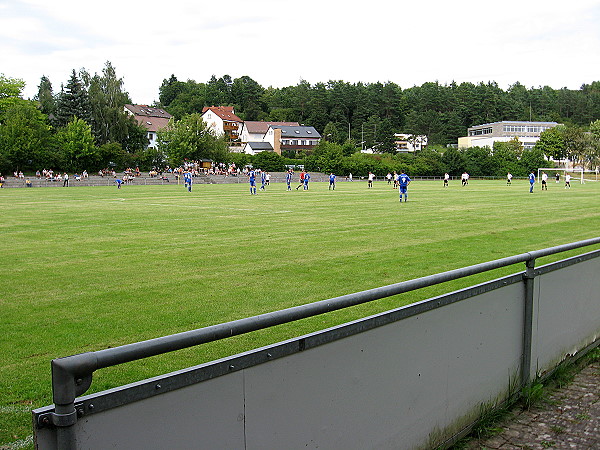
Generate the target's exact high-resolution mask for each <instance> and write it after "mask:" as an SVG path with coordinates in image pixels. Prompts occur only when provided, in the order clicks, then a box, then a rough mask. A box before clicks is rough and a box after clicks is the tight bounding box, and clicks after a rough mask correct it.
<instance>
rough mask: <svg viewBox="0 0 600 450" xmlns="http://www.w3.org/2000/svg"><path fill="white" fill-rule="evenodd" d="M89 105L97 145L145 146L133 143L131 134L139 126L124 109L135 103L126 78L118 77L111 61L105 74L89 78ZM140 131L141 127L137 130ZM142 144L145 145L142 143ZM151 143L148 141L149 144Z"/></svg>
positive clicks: (105, 68) (140, 147)
mask: <svg viewBox="0 0 600 450" xmlns="http://www.w3.org/2000/svg"><path fill="white" fill-rule="evenodd" d="M88 96H89V104H90V107H91V126H92V133H93V135H94V138H95V141H96V144H97V145H103V144H106V143H108V142H117V143H119V144H120V145H121V147H123V148H126V147H127V145H128V144H129V145H135V144H137V145H138V146H137V148H133V149H131V150H132V151H136V150H141V149H142V148H143V147H145V145H143V143H139V142H135V141H134V142H133V143H132V142H131V139H129V137H130V133H131V132H133V133H136V128H137V127H139V125H138V124H137V122H135V119H134V118H133V116H131V115H130V114H127V113H126V112H125V110H124V106H125V105H126V104H128V103H131V99H130V97H129V94H128V93H127V92H124V91H123V79H122V78H118V77H117V74H116V70H115V68H114V66H113V65H112V64H111V63H110V61H107V62H106V64H105V66H104V68H103V69H102V75H98V74H96V75H94V76H93V77H91V79H90V81H89V87H88ZM137 133H138V134H139V130H138V131H137ZM140 144H141V145H140ZM146 145H147V143H146Z"/></svg>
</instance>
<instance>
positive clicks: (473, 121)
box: [159, 75, 600, 146]
mask: <svg viewBox="0 0 600 450" xmlns="http://www.w3.org/2000/svg"><path fill="white" fill-rule="evenodd" d="M159 92H160V95H159V99H160V103H161V106H163V107H164V108H166V109H167V110H168V111H169V112H170V113H171V114H173V115H175V117H177V118H180V117H182V116H183V115H185V114H190V113H193V112H201V111H202V107H203V106H216V105H234V106H236V113H237V115H238V116H240V117H241V118H242V119H245V120H268V121H297V122H300V123H304V124H306V125H311V126H314V127H315V128H316V129H317V130H319V131H320V132H321V133H322V134H323V135H328V134H331V135H332V136H333V137H334V139H333V140H334V141H336V142H339V143H342V142H343V141H345V140H346V139H348V135H349V134H350V137H351V138H352V139H354V140H355V141H356V142H361V141H365V143H366V145H367V146H370V145H371V144H372V143H373V142H379V143H390V141H391V139H392V138H391V136H393V134H394V133H409V134H424V135H427V136H428V137H429V143H430V144H441V145H446V144H456V142H457V139H458V137H460V136H466V133H467V128H468V127H470V126H473V125H480V124H484V123H490V122H496V121H501V120H534V121H552V122H559V123H564V124H565V125H577V126H580V127H588V126H589V125H590V123H591V122H593V121H594V120H597V119H599V118H600V81H594V82H592V83H590V84H583V85H582V86H581V88H580V89H578V90H570V89H566V88H562V89H561V88H559V89H556V88H552V87H549V86H544V87H529V88H528V87H525V86H523V85H522V84H520V83H519V82H515V84H513V85H512V86H510V87H509V88H508V89H506V90H504V89H502V88H500V87H499V86H498V85H497V84H496V83H495V82H487V83H483V82H482V83H479V84H473V83H460V84H456V83H452V84H449V85H442V84H439V83H438V82H435V81H433V82H428V83H424V84H422V85H421V86H413V87H408V88H404V89H403V88H401V87H400V86H398V85H397V84H395V83H391V82H385V83H382V82H372V83H348V82H344V81H328V82H326V83H323V82H320V83H316V84H310V83H308V82H306V81H302V82H300V83H298V84H297V85H296V86H289V87H284V88H272V87H268V88H265V87H263V86H261V85H260V84H259V83H257V82H256V81H254V80H253V79H252V78H250V77H248V76H243V77H240V78H235V79H232V78H231V77H229V76H228V75H224V76H222V77H220V78H216V77H215V76H213V77H212V78H211V79H210V80H209V81H208V82H196V81H194V80H187V81H179V80H178V79H177V77H176V76H175V75H171V77H170V78H168V79H165V80H164V81H163V83H162V85H161V86H160V91H159Z"/></svg>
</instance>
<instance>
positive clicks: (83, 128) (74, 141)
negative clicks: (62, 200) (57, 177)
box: [57, 116, 98, 171]
mask: <svg viewBox="0 0 600 450" xmlns="http://www.w3.org/2000/svg"><path fill="white" fill-rule="evenodd" d="M57 140H58V143H59V146H60V151H61V154H62V157H63V168H64V169H67V170H70V171H75V170H80V171H81V170H85V169H88V168H90V167H95V165H96V164H97V161H98V149H97V147H96V146H95V145H94V137H93V135H92V128H91V126H90V125H88V124H87V123H86V122H85V121H84V120H83V119H80V118H79V117H77V116H74V117H73V119H72V120H71V121H70V122H69V123H68V124H67V125H66V126H64V127H63V128H61V129H60V130H59V131H58V133H57Z"/></svg>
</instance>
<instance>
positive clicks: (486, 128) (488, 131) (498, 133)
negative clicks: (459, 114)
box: [458, 121, 560, 149]
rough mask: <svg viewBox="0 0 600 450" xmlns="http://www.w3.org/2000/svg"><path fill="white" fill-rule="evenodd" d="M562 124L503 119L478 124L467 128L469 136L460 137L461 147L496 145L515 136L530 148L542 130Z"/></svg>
mask: <svg viewBox="0 0 600 450" xmlns="http://www.w3.org/2000/svg"><path fill="white" fill-rule="evenodd" d="M557 125H560V124H559V123H556V122H522V121H502V122H493V123H485V124H483V125H477V126H474V127H471V128H469V129H468V130H467V134H468V135H467V136H465V137H460V138H458V147H459V148H469V147H489V148H493V147H494V142H508V141H510V140H511V139H514V138H515V137H516V138H517V139H519V142H521V144H522V145H523V148H525V149H530V148H533V146H534V145H535V144H536V142H537V141H538V140H539V139H540V135H541V134H542V131H546V130H548V129H549V128H554V127H555V126H557Z"/></svg>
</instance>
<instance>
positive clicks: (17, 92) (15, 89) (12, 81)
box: [0, 73, 25, 120]
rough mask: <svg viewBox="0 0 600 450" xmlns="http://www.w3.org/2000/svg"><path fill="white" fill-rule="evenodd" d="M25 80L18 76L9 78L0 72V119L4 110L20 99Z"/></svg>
mask: <svg viewBox="0 0 600 450" xmlns="http://www.w3.org/2000/svg"><path fill="white" fill-rule="evenodd" d="M23 89H25V82H24V81H23V80H21V79H19V78H10V77H6V76H4V74H3V73H0V120H1V119H2V116H3V114H4V113H5V111H6V110H7V109H8V108H9V107H11V106H13V105H15V104H16V103H18V102H19V101H20V100H22V92H23Z"/></svg>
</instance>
